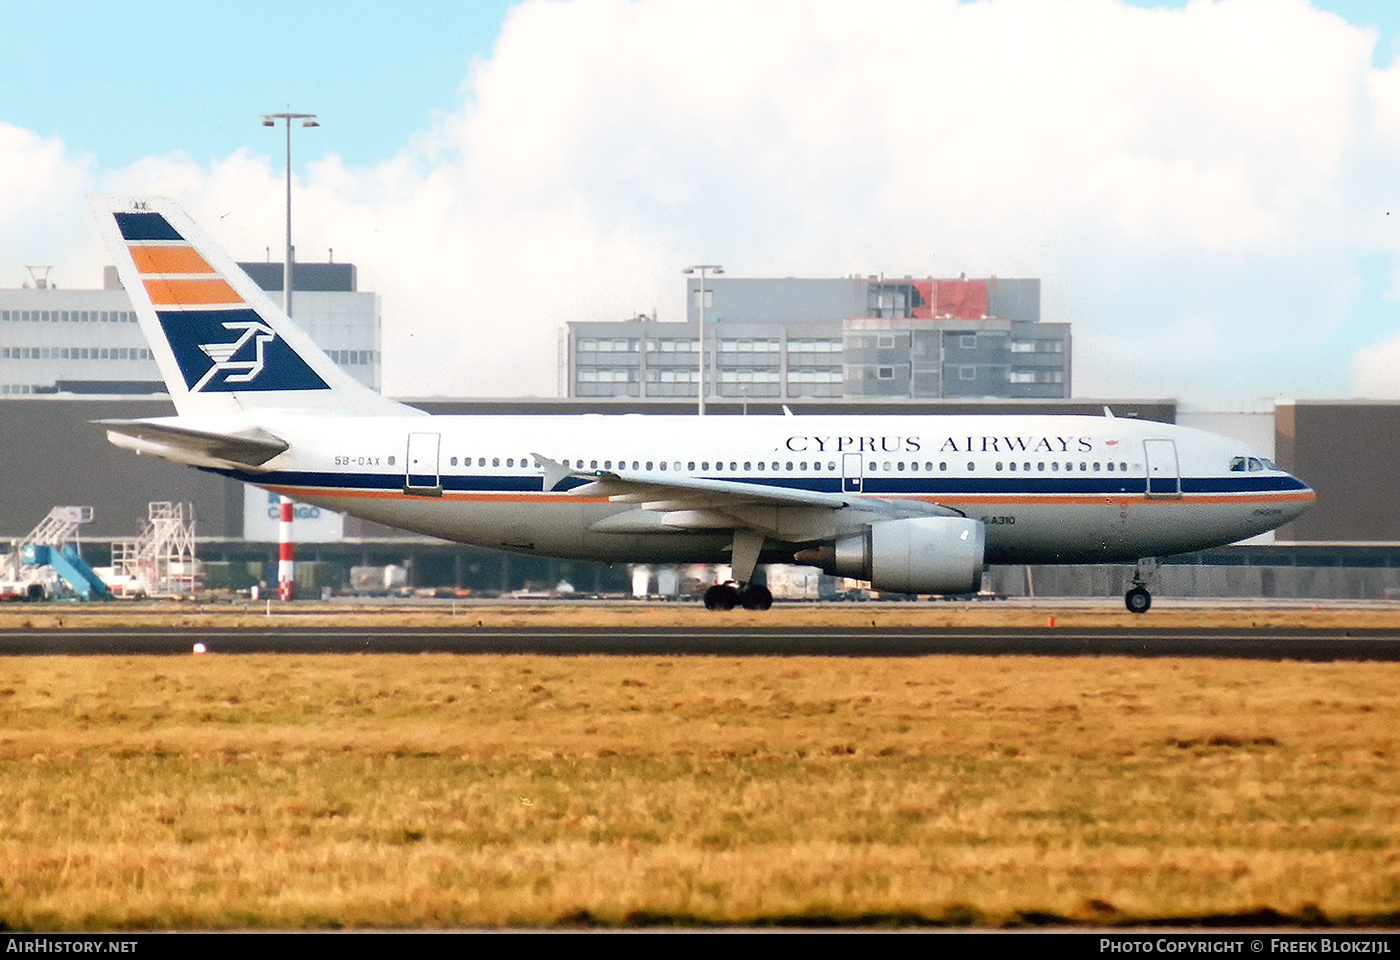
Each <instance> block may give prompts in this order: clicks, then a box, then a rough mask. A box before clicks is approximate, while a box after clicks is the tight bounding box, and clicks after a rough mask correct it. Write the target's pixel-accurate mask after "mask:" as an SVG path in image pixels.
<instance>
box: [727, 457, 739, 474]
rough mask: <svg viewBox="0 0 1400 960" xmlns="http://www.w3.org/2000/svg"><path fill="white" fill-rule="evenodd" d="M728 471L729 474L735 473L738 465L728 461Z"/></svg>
mask: <svg viewBox="0 0 1400 960" xmlns="http://www.w3.org/2000/svg"><path fill="white" fill-rule="evenodd" d="M729 469H730V471H731V472H733V471H736V470H738V469H739V464H738V463H737V462H736V461H734V460H730V461H729Z"/></svg>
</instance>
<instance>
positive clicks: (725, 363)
mask: <svg viewBox="0 0 1400 960" xmlns="http://www.w3.org/2000/svg"><path fill="white" fill-rule="evenodd" d="M686 290H687V297H686V300H687V307H686V310H687V316H686V321H685V322H684V323H661V322H658V321H657V320H656V318H654V317H647V316H639V317H634V318H633V319H631V320H625V321H621V322H592V323H571V324H569V331H568V338H567V342H566V344H565V349H566V350H567V358H566V362H565V364H564V366H566V368H567V394H568V396H571V397H579V398H583V397H633V398H637V399H643V400H644V399H662V398H666V399H674V398H678V397H695V396H696V395H697V384H698V381H699V379H700V358H699V353H698V351H699V344H698V338H697V335H696V331H697V329H698V327H699V324H700V315H701V310H702V306H701V291H700V280H699V279H690V280H688V281H687V284H686ZM703 311H704V317H705V332H704V335H705V382H706V386H707V391H706V396H707V397H715V398H728V399H739V400H744V399H749V398H752V399H777V400H797V399H814V398H832V399H838V398H839V399H870V400H882V401H898V400H928V399H972V398H1005V399H1065V398H1068V397H1069V396H1070V386H1071V377H1070V371H1071V348H1070V346H1071V340H1070V329H1069V324H1067V323H1044V322H1042V321H1041V319H1040V281H1039V280H1034V279H997V278H989V279H985V280H967V279H958V280H933V279H929V280H913V279H903V280H890V279H882V278H877V277H847V278H840V279H799V278H784V279H749V278H734V277H727V276H718V277H707V278H706V280H705V292H704V305H703Z"/></svg>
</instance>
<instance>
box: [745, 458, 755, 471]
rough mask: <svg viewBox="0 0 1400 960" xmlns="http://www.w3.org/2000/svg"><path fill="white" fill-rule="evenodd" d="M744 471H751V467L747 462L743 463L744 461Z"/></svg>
mask: <svg viewBox="0 0 1400 960" xmlns="http://www.w3.org/2000/svg"><path fill="white" fill-rule="evenodd" d="M744 469H745V470H752V469H753V465H752V464H750V463H749V461H747V460H745V461H744Z"/></svg>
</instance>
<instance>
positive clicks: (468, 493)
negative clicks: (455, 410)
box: [90, 197, 1315, 613]
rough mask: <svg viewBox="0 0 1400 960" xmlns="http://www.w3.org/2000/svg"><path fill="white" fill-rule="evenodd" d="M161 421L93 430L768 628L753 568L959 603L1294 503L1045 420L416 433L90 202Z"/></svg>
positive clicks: (1204, 544)
mask: <svg viewBox="0 0 1400 960" xmlns="http://www.w3.org/2000/svg"><path fill="white" fill-rule="evenodd" d="M90 205H91V206H92V209H93V212H94V213H95V214H96V216H97V220H98V224H99V228H100V230H101V233H102V236H103V239H104V241H105V242H106V244H107V247H108V249H109V251H110V253H111V255H112V256H113V258H114V259H115V261H116V264H117V271H118V274H119V275H120V278H121V282H122V285H123V286H124V287H125V288H126V291H127V293H128V294H129V295H130V297H131V301H132V305H133V307H134V308H135V311H136V314H137V316H138V318H139V321H140V324H141V327H142V330H143V332H144V334H145V336H146V339H147V340H148V341H149V342H150V346H151V350H152V352H153V353H154V355H155V358H156V362H157V364H158V365H159V368H160V371H161V374H162V376H163V377H164V379H165V382H166V384H167V387H168V389H169V391H170V396H171V398H172V400H173V401H174V405H175V410H176V416H173V417H153V418H149V419H141V420H104V421H99V423H100V424H101V426H103V427H104V428H105V429H106V431H107V437H108V439H109V440H110V441H111V442H112V443H114V444H116V445H117V446H119V447H124V448H127V449H130V450H133V451H135V452H136V453H139V454H147V455H154V456H158V457H163V458H165V459H167V460H171V461H174V462H176V463H181V464H185V465H188V466H191V467H195V468H198V469H200V470H206V471H210V472H213V473H216V474H220V475H222V476H225V477H232V478H234V479H237V480H240V481H243V482H245V483H250V484H253V485H255V486H258V487H261V488H263V489H266V490H269V491H272V492H274V493H278V494H281V495H284V496H288V497H292V498H294V499H296V500H299V501H302V502H305V503H310V504H315V505H317V506H321V507H324V508H327V509H330V510H335V511H340V512H344V513H347V514H350V515H352V516H356V517H363V518H365V519H367V520H373V521H376V522H378V523H383V524H387V525H390V526H393V527H398V528H400V529H404V530H410V531H414V532H416V533H422V534H428V535H431V536H434V537H440V538H443V539H447V540H453V541H458V542H461V543H466V544H472V545H475V546H479V547H488V548H494V549H500V550H507V551H515V552H523V553H534V554H541V555H547V556H553V557H560V558H572V559H584V560H597V561H607V562H648V563H651V562H658V563H665V562H670V563H696V562H702V563H719V564H723V563H725V562H727V563H728V564H729V565H730V567H731V572H732V579H731V580H729V581H726V582H724V583H717V584H715V585H713V586H711V587H710V588H709V589H708V590H707V592H706V594H705V605H706V606H707V607H709V608H710V609H717V610H730V609H733V608H735V607H738V606H742V607H744V608H747V609H768V608H769V607H770V606H771V604H772V595H771V593H770V592H769V591H768V590H767V589H766V588H765V587H764V586H762V585H761V584H759V583H756V582H754V572H755V569H756V568H757V566H758V564H759V563H764V562H767V563H772V562H786V563H794V562H795V563H803V564H811V565H814V566H818V567H820V568H822V569H823V570H825V571H826V572H828V573H831V574H834V575H839V576H843V577H849V578H853V579H856V580H864V581H868V582H869V583H870V585H871V587H872V588H873V589H875V590H879V591H890V592H897V593H907V594H939V595H962V594H973V593H976V592H977V591H978V590H979V589H980V586H981V581H982V575H983V568H984V567H985V566H986V565H988V564H1076V563H1077V564H1084V563H1117V562H1122V563H1134V564H1135V568H1134V573H1133V578H1132V586H1131V587H1130V588H1129V589H1128V590H1127V592H1126V594H1125V596H1124V603H1125V605H1126V606H1127V609H1128V610H1130V611H1132V612H1134V613H1145V612H1146V611H1147V610H1148V609H1149V608H1150V607H1151V604H1152V595H1151V593H1150V590H1149V587H1150V586H1151V585H1152V583H1153V580H1154V577H1155V574H1156V570H1157V563H1158V560H1159V559H1160V558H1162V557H1165V556H1169V555H1171V554H1176V553H1187V552H1191V551H1196V550H1203V549H1207V548H1210V547H1215V546H1220V545H1223V544H1227V543H1233V542H1235V541H1238V540H1242V539H1245V538H1247V537H1251V536H1254V535H1256V534H1260V533H1263V532H1265V531H1268V530H1272V529H1274V528H1276V527H1278V526H1279V525H1281V524H1283V523H1286V522H1288V521H1289V520H1292V519H1294V518H1295V517H1297V516H1299V515H1300V514H1301V513H1302V512H1303V511H1304V510H1305V509H1307V507H1308V506H1309V505H1310V504H1311V503H1312V502H1313V501H1314V499H1315V495H1314V492H1313V491H1312V490H1311V489H1310V488H1309V487H1308V486H1307V484H1305V483H1303V482H1302V481H1301V480H1299V479H1298V478H1296V477H1294V476H1291V475H1290V474H1289V473H1287V472H1286V471H1284V470H1281V469H1279V467H1278V466H1277V465H1276V464H1275V463H1274V462H1273V461H1271V460H1269V459H1268V458H1266V457H1264V456H1262V455H1260V454H1259V453H1258V452H1255V451H1251V450H1248V449H1245V448H1244V446H1243V445H1241V444H1239V443H1238V442H1236V441H1235V440H1232V439H1228V438H1225V437H1221V436H1216V435H1213V434H1210V433H1206V432H1203V431H1199V430H1194V429H1189V428H1185V427H1180V426H1176V425H1173V424H1165V423H1156V422H1151V421H1141V420H1136V419H1133V418H1127V417H1114V416H1113V415H1112V413H1111V412H1110V411H1109V410H1108V408H1105V410H1104V413H1105V415H1104V416H1103V417H1092V416H1064V415H1039V416H1025V415H973V416H965V415H959V416H900V415H885V414H881V415H871V416H821V415H803V416H790V415H789V416H763V417H714V416H712V417H695V416H691V417H686V416H649V415H639V414H625V415H617V416H613V415H597V414H581V415H567V416H431V415H428V414H426V413H424V412H423V411H420V410H417V409H414V408H413V407H410V406H406V405H404V404H401V403H397V402H395V401H392V400H390V399H387V398H385V397H383V396H380V395H379V394H377V393H375V392H374V391H373V390H371V389H369V388H368V387H365V386H364V385H362V384H360V383H359V382H357V381H356V380H354V379H352V378H351V377H350V376H349V375H348V374H346V373H345V372H344V371H342V370H341V369H340V368H339V367H338V366H337V365H336V364H335V363H334V362H332V361H331V360H330V359H329V358H328V357H327V356H326V355H325V354H324V353H322V352H321V351H320V350H319V349H318V348H317V347H316V346H315V345H314V344H313V343H312V341H311V339H310V338H309V337H308V336H307V335H306V334H305V333H304V332H302V331H301V330H300V329H298V328H297V327H296V326H295V325H294V324H293V323H292V321H291V320H290V318H289V317H288V316H287V315H286V314H285V313H284V312H283V311H282V309H281V308H280V307H279V306H277V305H276V304H274V303H273V302H272V301H271V300H270V299H269V298H268V296H267V295H266V294H265V293H264V292H263V291H262V290H261V289H260V288H259V287H258V286H257V285H256V284H255V283H254V282H253V281H252V280H251V279H250V278H249V277H248V276H247V275H246V274H245V273H244V272H243V271H242V270H241V269H240V268H239V267H238V266H237V264H236V263H235V262H234V261H233V260H232V259H231V258H230V257H229V256H228V255H227V254H225V253H224V252H223V251H222V250H221V249H220V248H219V247H218V246H217V245H216V244H215V243H213V242H212V240H211V239H210V238H209V237H208V236H207V235H206V234H205V233H204V232H203V231H202V230H200V229H199V227H197V226H196V225H195V223H194V222H193V221H192V220H191V219H190V218H189V217H188V216H187V215H186V214H185V213H184V211H183V210H181V209H180V208H179V207H178V206H177V205H176V204H175V203H173V202H171V201H169V200H164V199H155V198H109V197H93V198H90Z"/></svg>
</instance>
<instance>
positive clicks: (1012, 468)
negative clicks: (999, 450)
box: [1006, 460, 1016, 473]
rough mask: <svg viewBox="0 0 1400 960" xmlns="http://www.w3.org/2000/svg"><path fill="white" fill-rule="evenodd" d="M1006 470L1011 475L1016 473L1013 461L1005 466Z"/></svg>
mask: <svg viewBox="0 0 1400 960" xmlns="http://www.w3.org/2000/svg"><path fill="white" fill-rule="evenodd" d="M1006 468H1007V469H1008V470H1010V471H1011V472H1012V473H1015V472H1016V461H1015V460H1012V461H1011V462H1010V463H1008V464H1007V465H1006Z"/></svg>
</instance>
